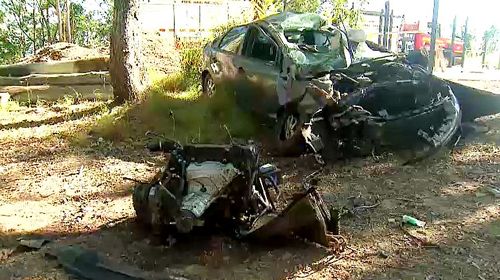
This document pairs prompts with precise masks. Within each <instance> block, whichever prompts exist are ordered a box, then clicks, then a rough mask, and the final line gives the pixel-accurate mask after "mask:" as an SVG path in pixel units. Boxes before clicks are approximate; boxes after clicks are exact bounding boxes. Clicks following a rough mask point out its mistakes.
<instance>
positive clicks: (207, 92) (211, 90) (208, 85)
mask: <svg viewBox="0 0 500 280" xmlns="http://www.w3.org/2000/svg"><path fill="white" fill-rule="evenodd" d="M202 89H203V95H204V96H206V97H212V96H214V95H215V82H214V80H213V79H212V76H210V73H207V74H205V75H204V76H203V81H202Z"/></svg>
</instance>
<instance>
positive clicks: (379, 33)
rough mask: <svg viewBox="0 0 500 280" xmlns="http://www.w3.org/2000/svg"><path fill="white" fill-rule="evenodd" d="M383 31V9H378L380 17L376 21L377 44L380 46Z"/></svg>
mask: <svg viewBox="0 0 500 280" xmlns="http://www.w3.org/2000/svg"><path fill="white" fill-rule="evenodd" d="M383 31H384V10H380V17H379V21H378V44H379V46H382V32H383Z"/></svg>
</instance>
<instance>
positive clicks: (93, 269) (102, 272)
mask: <svg viewBox="0 0 500 280" xmlns="http://www.w3.org/2000/svg"><path fill="white" fill-rule="evenodd" d="M48 256H50V257H56V258H57V261H58V262H59V263H60V264H61V265H62V266H63V268H64V269H65V270H66V271H67V272H68V273H70V274H72V275H74V276H75V277H77V278H79V279H88V280H100V279H113V280H133V279H145V278H144V277H141V276H138V274H139V273H138V272H131V270H132V268H130V267H126V266H119V265H116V264H111V262H110V261H109V260H106V259H104V258H103V257H102V256H99V254H98V253H97V252H95V251H91V250H88V249H85V248H82V247H80V246H76V245H74V246H65V247H61V248H58V249H57V250H55V252H49V253H48ZM164 279H168V278H164Z"/></svg>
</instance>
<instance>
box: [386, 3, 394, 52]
mask: <svg viewBox="0 0 500 280" xmlns="http://www.w3.org/2000/svg"><path fill="white" fill-rule="evenodd" d="M393 29H394V10H391V15H390V20H389V42H388V44H387V45H388V48H387V49H389V50H392V30H393Z"/></svg>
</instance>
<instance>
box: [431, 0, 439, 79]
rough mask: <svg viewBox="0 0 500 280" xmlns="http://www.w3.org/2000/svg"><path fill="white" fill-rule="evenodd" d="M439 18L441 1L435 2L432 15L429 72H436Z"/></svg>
mask: <svg viewBox="0 0 500 280" xmlns="http://www.w3.org/2000/svg"><path fill="white" fill-rule="evenodd" d="M438 16H439V0H434V12H433V13H432V31H431V54H430V60H429V72H431V73H432V72H433V71H434V64H435V62H436V37H437V21H438Z"/></svg>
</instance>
